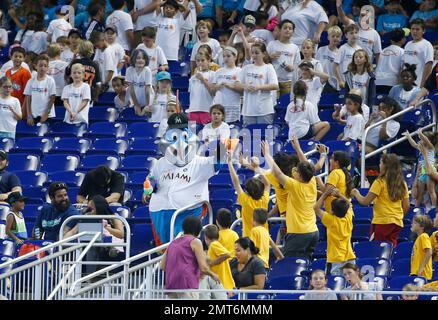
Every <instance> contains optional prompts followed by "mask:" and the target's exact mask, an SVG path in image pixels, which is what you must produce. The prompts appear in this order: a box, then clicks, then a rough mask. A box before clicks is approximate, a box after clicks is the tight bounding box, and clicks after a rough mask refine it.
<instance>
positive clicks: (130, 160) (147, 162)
mask: <svg viewBox="0 0 438 320" xmlns="http://www.w3.org/2000/svg"><path fill="white" fill-rule="evenodd" d="M152 163H153V158H149V157H146V156H127V157H125V158H124V159H123V160H122V163H121V165H120V169H121V170H124V171H127V172H132V171H141V170H148V169H149V168H150V167H151V164H152Z"/></svg>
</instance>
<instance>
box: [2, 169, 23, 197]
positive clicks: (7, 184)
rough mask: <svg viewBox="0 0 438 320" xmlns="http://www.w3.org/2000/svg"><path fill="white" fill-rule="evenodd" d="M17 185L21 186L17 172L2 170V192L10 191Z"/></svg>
mask: <svg viewBox="0 0 438 320" xmlns="http://www.w3.org/2000/svg"><path fill="white" fill-rule="evenodd" d="M15 187H21V182H20V179H18V177H17V176H16V175H15V173H12V172H7V171H3V172H0V193H8V192H11V190H12V189H13V188H15Z"/></svg>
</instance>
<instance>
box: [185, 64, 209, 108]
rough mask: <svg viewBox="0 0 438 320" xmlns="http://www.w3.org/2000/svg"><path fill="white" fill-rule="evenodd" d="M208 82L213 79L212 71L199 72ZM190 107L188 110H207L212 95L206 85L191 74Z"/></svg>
mask: <svg viewBox="0 0 438 320" xmlns="http://www.w3.org/2000/svg"><path fill="white" fill-rule="evenodd" d="M200 73H201V74H202V76H203V77H204V79H205V80H207V81H208V82H209V83H213V81H214V71H211V70H208V71H203V72H200ZM189 92H190V108H189V112H209V111H210V107H211V106H212V105H213V96H212V95H211V94H210V92H209V91H208V90H207V87H206V86H205V85H204V84H203V83H202V82H201V80H198V79H197V78H196V75H193V76H192V77H191V78H190V80H189Z"/></svg>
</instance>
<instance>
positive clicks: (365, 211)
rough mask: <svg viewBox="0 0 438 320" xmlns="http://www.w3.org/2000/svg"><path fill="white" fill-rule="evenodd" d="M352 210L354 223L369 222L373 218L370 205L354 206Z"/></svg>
mask: <svg viewBox="0 0 438 320" xmlns="http://www.w3.org/2000/svg"><path fill="white" fill-rule="evenodd" d="M353 211H354V224H371V221H372V220H373V208H372V207H355V208H354V210H353Z"/></svg>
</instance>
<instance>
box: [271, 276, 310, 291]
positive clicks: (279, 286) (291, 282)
mask: <svg viewBox="0 0 438 320" xmlns="http://www.w3.org/2000/svg"><path fill="white" fill-rule="evenodd" d="M307 286H308V284H307V278H306V277H303V276H297V275H296V276H292V275H282V276H275V277H272V276H271V275H269V277H268V280H267V281H266V284H265V288H267V289H268V290H303V289H305V288H307Z"/></svg>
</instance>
